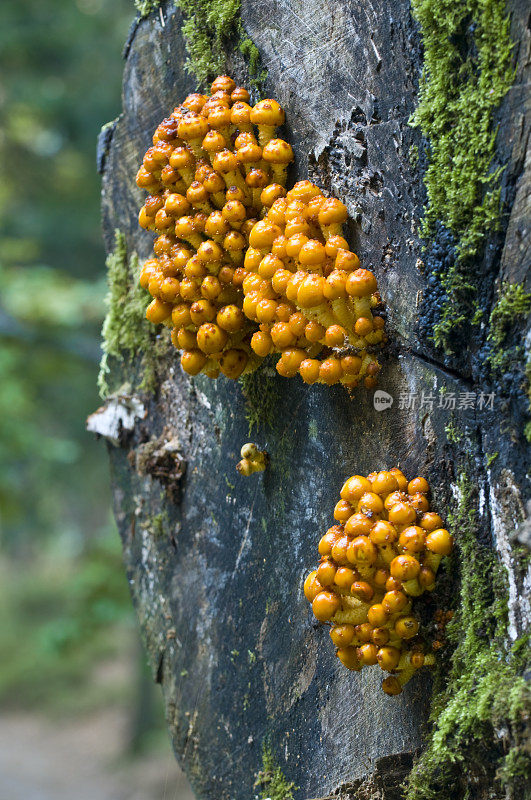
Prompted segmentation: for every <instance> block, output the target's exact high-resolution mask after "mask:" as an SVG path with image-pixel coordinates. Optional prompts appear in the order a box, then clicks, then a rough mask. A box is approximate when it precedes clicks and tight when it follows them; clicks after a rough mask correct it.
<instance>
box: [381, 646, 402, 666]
mask: <svg viewBox="0 0 531 800" xmlns="http://www.w3.org/2000/svg"><path fill="white" fill-rule="evenodd" d="M376 658H377V660H378V664H379V665H380V667H381V668H382V669H383V670H385V671H386V672H390V671H391V670H393V669H396V667H397V666H398V662H399V661H400V650H399V649H398V648H397V647H391V646H390V645H386V646H384V647H380V649H379V650H378V653H377V654H376Z"/></svg>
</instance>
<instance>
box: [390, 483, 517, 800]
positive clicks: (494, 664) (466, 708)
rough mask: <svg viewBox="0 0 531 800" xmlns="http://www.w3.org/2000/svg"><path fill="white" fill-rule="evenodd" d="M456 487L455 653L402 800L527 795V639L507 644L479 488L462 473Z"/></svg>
mask: <svg viewBox="0 0 531 800" xmlns="http://www.w3.org/2000/svg"><path fill="white" fill-rule="evenodd" d="M457 488H458V492H459V500H458V505H457V509H456V511H455V513H454V514H453V516H452V518H451V520H450V523H451V525H450V527H451V529H453V531H454V533H455V538H456V545H457V551H458V552H457V559H456V561H457V563H458V564H459V570H460V590H459V599H458V606H457V608H456V613H455V616H454V618H453V619H452V621H451V622H450V623H449V625H448V626H447V628H446V633H447V637H448V641H449V643H450V644H451V645H452V646H453V647H454V650H453V652H452V654H451V656H450V657H449V663H446V664H444V663H443V664H442V667H441V669H440V671H439V675H438V680H437V683H436V687H435V690H434V694H433V701H432V708H431V715H430V721H431V724H432V730H431V734H430V736H429V740H428V744H427V747H426V749H425V750H424V751H423V753H422V754H421V756H420V758H419V759H418V761H417V762H416V764H415V766H414V768H413V770H412V772H411V774H410V776H409V778H408V781H407V790H406V793H405V800H459V798H465V797H471V796H472V794H470V791H471V788H472V787H473V786H476V789H477V788H478V787H481V786H483V787H484V788H485V789H488V790H491V791H492V790H493V789H494V788H496V790H497V791H498V792H500V793H501V792H503V795H502V794H496V797H498V796H506V795H505V790H509V789H511V791H512V794H507V796H508V797H509V796H510V797H524V789H523V786H524V782H523V781H524V776H525V775H526V774H529V769H530V767H531V758H530V754H529V751H528V749H526V745H525V742H526V733H525V725H526V721H528V715H529V708H530V706H529V701H530V698H529V694H528V692H529V689H528V688H527V686H526V682H525V681H524V678H523V673H524V670H525V669H526V665H528V664H529V657H530V652H529V642H528V640H520V641H519V642H517V643H515V644H514V645H513V646H512V647H511V646H510V645H509V643H508V641H507V577H506V574H505V571H504V569H503V567H502V566H501V565H500V563H499V562H498V560H497V558H496V556H495V554H494V553H493V551H492V550H491V549H490V548H487V547H485V546H483V545H481V544H479V542H478V519H477V512H476V505H477V488H476V487H474V486H473V485H472V483H471V482H470V481H469V479H468V478H467V475H466V474H465V472H462V473H461V474H460V476H459V479H458V486H457ZM502 734H503V735H502ZM519 792H521V793H519ZM479 793H480V794H481V791H480V792H479ZM474 796H475V795H474ZM478 796H479V795H478ZM481 796H483V795H481ZM489 796H490V795H489ZM493 796H494V795H493Z"/></svg>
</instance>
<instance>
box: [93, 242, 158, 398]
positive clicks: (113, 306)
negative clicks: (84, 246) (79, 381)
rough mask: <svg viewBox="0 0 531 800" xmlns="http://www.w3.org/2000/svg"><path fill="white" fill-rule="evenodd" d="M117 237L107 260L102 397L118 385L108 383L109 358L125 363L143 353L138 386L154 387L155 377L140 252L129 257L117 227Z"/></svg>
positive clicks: (101, 380) (148, 389)
mask: <svg viewBox="0 0 531 800" xmlns="http://www.w3.org/2000/svg"><path fill="white" fill-rule="evenodd" d="M114 241H115V243H114V250H113V252H112V253H110V254H109V256H108V257H107V261H106V266H107V282H108V286H109V290H108V293H107V297H106V300H105V302H106V305H107V309H108V310H107V315H106V317H105V321H104V323H103V328H102V338H103V342H102V350H103V356H102V359H101V363H100V373H99V376H98V388H99V391H100V395H101V396H102V397H106V396H107V395H108V394H110V392H111V391H113V390H115V389H116V388H118V386H117V385H115V386H109V382H108V377H109V374H110V366H109V360H110V359H116V361H117V362H121V363H124V362H125V361H126V360H127V361H129V362H130V361H132V360H133V359H134V358H135V356H142V373H143V377H142V381H141V383H140V386H139V389H145V390H146V391H150V390H152V389H153V386H154V378H155V358H156V354H155V355H152V354H153V347H154V343H153V339H154V337H153V334H152V326H151V325H150V324H149V322H148V321H147V320H146V307H147V304H148V300H149V297H148V296H146V294H145V292H144V291H143V290H142V289H141V288H140V286H139V285H138V276H139V272H140V268H139V263H138V256H137V254H136V253H131V255H130V256H129V257H128V253H127V246H126V242H125V236H124V234H123V233H122V232H121V231H120V230H118V229H116V231H115V240H114ZM155 349H156V348H155ZM118 383H119V382H118Z"/></svg>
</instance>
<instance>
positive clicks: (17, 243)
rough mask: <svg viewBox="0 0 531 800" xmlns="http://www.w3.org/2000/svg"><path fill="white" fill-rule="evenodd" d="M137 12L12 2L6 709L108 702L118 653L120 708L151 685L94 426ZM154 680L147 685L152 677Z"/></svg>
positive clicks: (2, 42)
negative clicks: (90, 424)
mask: <svg viewBox="0 0 531 800" xmlns="http://www.w3.org/2000/svg"><path fill="white" fill-rule="evenodd" d="M134 14H135V9H134V6H133V3H132V0H75V1H73V2H64V0H3V2H2V14H1V16H2V23H1V25H0V75H1V76H2V77H1V82H0V170H1V175H0V282H1V287H2V288H1V299H0V337H1V342H0V472H1V475H2V481H1V482H0V537H1V538H0V543H1V549H0V616H1V617H2V620H3V623H2V625H1V626H0V704H2V705H4V706H10V707H13V706H16V707H28V708H32V709H34V708H35V707H38V708H46V709H48V710H49V711H53V712H56V713H66V712H69V713H70V712H75V713H78V712H80V711H81V710H83V709H85V708H87V707H90V706H91V704H92V705H93V706H94V705H97V704H107V703H108V702H109V697H108V696H107V695H106V694H105V692H104V691H102V690H101V687H99V688H97V691H96V690H95V691H94V692H91V691H90V676H91V674H92V673H93V670H94V667H95V665H96V664H97V663H99V662H100V661H101V660H102V659H104V658H110V657H112V656H113V654H114V655H115V656H116V657H121V658H123V657H124V654H125V657H126V658H129V659H131V661H132V663H133V664H135V667H134V668H133V669H132V671H131V673H130V675H131V676H132V677H131V680H130V681H129V684H127V682H126V684H125V685H121V686H120V688H119V689H116V687H115V690H114V691H115V693H116V691H117V692H118V694H119V695H120V697H115V698H114V699H115V701H116V702H121V701H123V702H131V700H132V698H134V697H135V695H138V680H139V679H138V675H137V674H136V673H139V674H140V675H141V676H142V674H143V671H142V670H143V667H142V660H143V657H142V656H139V655H138V654H139V652H140V650H139V648H138V646H137V641H136V633H135V626H134V621H133V612H132V608H131V603H130V599H129V593H128V589H127V583H126V579H125V574H124V570H123V567H122V564H121V557H120V545H119V540H118V534H117V532H116V530H115V528H114V524H113V522H112V521H111V512H110V497H109V485H108V484H109V474H108V464H107V456H106V452H105V446H104V444H103V443H102V442H96V441H95V440H94V438H93V437H92V436H91V435H89V434H87V433H86V432H85V419H86V417H87V415H88V414H89V413H90V412H92V411H93V410H95V409H96V408H97V407H98V405H99V404H100V400H99V397H98V395H97V390H96V377H97V372H98V363H99V358H100V329H101V324H102V320H103V313H104V304H103V297H104V294H105V263H104V262H105V257H104V252H103V245H102V240H101V230H100V216H99V192H100V181H99V176H98V175H97V173H96V164H95V151H96V139H97V135H98V133H99V130H100V128H101V126H102V125H103V124H104V123H106V122H107V121H108V120H111V119H113V118H114V117H116V116H117V115H118V114H119V112H120V108H121V76H122V68H123V63H122V59H121V51H122V47H123V44H124V41H125V39H126V36H127V32H128V29H129V26H130V25H131V23H132V21H133V18H134ZM140 685H143V686H144V689H143V690H142V691H143V692H144V694H145V692H146V691H148V690H147V689H146V686H148V685H149V682H146V681H144V682H143V683H142V679H140ZM142 703H145V697H141V698H140V697H138V698H137V705H138V704H142ZM132 716H133V717H134V713H133V715H132ZM148 716H149V715H148ZM140 728H142V724H141V723H140V724H139V729H140ZM141 732H143V731H141V730H139V734H140V733H141Z"/></svg>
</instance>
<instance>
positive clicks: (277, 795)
mask: <svg viewBox="0 0 531 800" xmlns="http://www.w3.org/2000/svg"><path fill="white" fill-rule="evenodd" d="M254 785H255V788H256V787H259V788H260V797H261V798H262V800H293V791H294V790H295V789H297V788H298V787H297V786H295V784H294V783H293V782H292V781H288V780H286V778H285V776H284V773H283V772H282V770H281V769H280V767H279V765H278V764H277V762H276V759H275V757H274V755H273V751H272V749H271V746H270V745H269V744H268V743H267V742H264V744H263V746H262V769H261V770H260V772H259V773H258V776H257V778H256V781H255V784H254Z"/></svg>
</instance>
